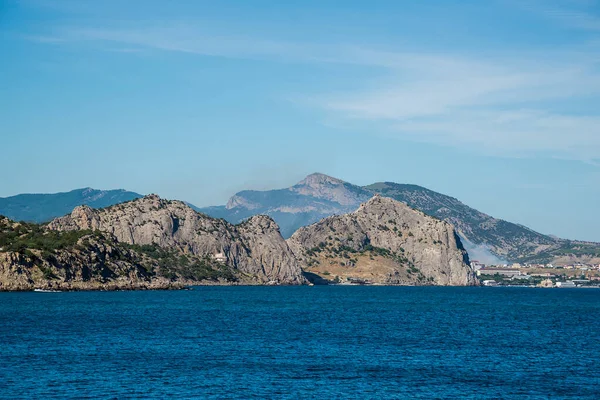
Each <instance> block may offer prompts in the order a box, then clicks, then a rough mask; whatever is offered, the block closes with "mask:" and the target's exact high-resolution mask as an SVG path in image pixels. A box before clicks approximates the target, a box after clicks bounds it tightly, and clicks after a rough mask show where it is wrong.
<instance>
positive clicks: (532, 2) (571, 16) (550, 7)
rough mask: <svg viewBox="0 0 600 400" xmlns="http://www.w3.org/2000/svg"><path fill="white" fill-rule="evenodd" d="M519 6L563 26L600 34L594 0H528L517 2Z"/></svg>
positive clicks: (599, 21)
mask: <svg viewBox="0 0 600 400" xmlns="http://www.w3.org/2000/svg"><path fill="white" fill-rule="evenodd" d="M519 5H520V6H521V7H523V8H525V9H528V10H530V11H532V12H535V13H538V14H540V15H542V16H544V17H546V18H549V19H552V20H554V21H556V22H558V23H560V24H562V25H563V26H566V27H569V28H573V29H579V30H584V31H592V32H600V17H599V16H598V15H597V10H598V2H597V1H595V0H528V1H523V2H519ZM594 10H596V13H595V12H594Z"/></svg>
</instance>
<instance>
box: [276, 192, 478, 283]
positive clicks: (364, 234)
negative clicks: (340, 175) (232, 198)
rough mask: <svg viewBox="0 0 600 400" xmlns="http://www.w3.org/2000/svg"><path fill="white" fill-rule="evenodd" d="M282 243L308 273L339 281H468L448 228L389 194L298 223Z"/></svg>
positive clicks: (457, 242) (471, 275)
mask: <svg viewBox="0 0 600 400" xmlns="http://www.w3.org/2000/svg"><path fill="white" fill-rule="evenodd" d="M288 244H289V246H290V248H291V249H292V250H293V252H294V254H295V255H296V256H297V257H298V258H299V259H300V260H301V261H302V263H303V266H304V268H305V270H306V271H307V272H308V273H309V274H314V275H317V276H318V277H320V278H322V279H327V280H330V281H332V280H333V281H341V282H348V281H354V282H362V283H365V282H366V283H380V284H409V285H410V284H417V285H428V284H431V285H457V286H462V285H473V284H476V282H477V280H476V278H475V275H474V273H473V270H472V269H471V267H470V266H469V260H468V256H467V253H466V251H465V250H464V249H463V247H462V244H461V242H460V239H459V238H458V235H457V234H456V232H455V230H454V228H453V227H452V226H451V225H450V224H448V223H447V222H444V221H441V220H438V219H436V218H432V217H430V216H427V215H425V214H424V213H422V212H420V211H417V210H415V209H412V208H410V207H409V206H407V205H406V204H404V203H401V202H398V201H396V200H393V199H389V198H384V197H380V196H375V197H373V198H372V199H370V200H369V201H367V202H366V203H364V204H362V205H361V206H360V207H359V208H358V210H356V211H354V212H352V213H350V214H345V215H340V216H332V217H329V218H326V219H324V220H322V221H320V222H318V223H316V224H313V225H310V226H307V227H303V228H300V229H299V230H298V231H297V232H296V233H294V235H292V237H291V238H290V239H288Z"/></svg>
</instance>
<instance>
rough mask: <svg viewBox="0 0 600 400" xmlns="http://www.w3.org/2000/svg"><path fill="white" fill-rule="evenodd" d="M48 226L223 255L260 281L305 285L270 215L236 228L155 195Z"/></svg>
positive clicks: (77, 212) (83, 210)
mask: <svg viewBox="0 0 600 400" xmlns="http://www.w3.org/2000/svg"><path fill="white" fill-rule="evenodd" d="M48 228H49V229H53V230H58V231H62V230H81V229H91V230H99V231H103V232H107V233H110V234H112V235H114V236H115V237H116V238H117V240H118V241H120V242H124V243H129V244H136V245H151V244H156V245H158V246H160V247H163V248H169V249H176V250H178V251H180V252H181V253H182V254H192V255H195V256H209V257H223V261H224V262H225V263H226V264H227V265H228V266H230V267H233V268H235V269H236V270H238V271H240V272H241V273H243V274H248V275H250V276H251V277H252V278H254V279H256V280H257V281H258V282H269V281H274V282H277V283H283V284H300V283H303V282H304V278H303V276H302V271H301V269H300V267H299V265H298V262H297V261H296V259H295V257H294V255H293V253H292V252H291V250H290V249H289V247H288V246H287V244H286V242H285V240H284V239H283V238H282V237H281V234H280V233H279V227H278V226H277V224H276V223H275V222H274V221H273V220H272V219H270V218H269V217H265V216H255V217H252V218H251V219H250V220H248V221H247V222H245V223H244V224H242V225H240V226H234V225H232V224H230V223H228V222H226V221H224V220H220V219H214V218H211V217H208V216H206V215H203V214H200V213H198V212H196V211H194V210H192V209H191V208H190V207H189V206H188V205H187V204H185V203H183V202H180V201H169V200H163V199H161V198H159V197H158V196H156V195H149V196H145V197H144V198H142V199H138V200H134V201H131V202H128V203H123V204H118V205H115V206H112V207H109V208H105V209H101V210H94V209H91V208H89V207H86V206H81V207H77V208H75V209H74V210H73V212H72V213H71V214H70V215H67V216H65V217H61V218H57V219H55V220H54V221H52V222H50V224H49V225H48Z"/></svg>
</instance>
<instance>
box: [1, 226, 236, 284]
mask: <svg viewBox="0 0 600 400" xmlns="http://www.w3.org/2000/svg"><path fill="white" fill-rule="evenodd" d="M167 255H169V256H170V254H169V253H167V252H164V253H163V254H160V255H157V254H148V253H147V252H146V251H143V250H141V249H136V248H134V247H133V246H128V245H126V244H123V243H119V242H118V241H117V240H116V238H115V237H114V236H112V235H109V234H105V233H102V232H99V231H97V232H92V231H89V230H80V231H70V232H52V231H48V230H47V229H45V228H44V227H43V226H40V225H35V224H25V223H17V222H13V221H11V220H9V219H7V218H2V217H0V291H6V290H33V289H55V290H90V289H95V290H102V289H103V290H112V289H168V288H178V287H182V286H183V285H184V284H185V283H186V282H188V281H201V280H204V279H215V280H217V278H218V277H219V274H218V273H219V272H220V270H221V269H222V267H221V266H219V265H216V266H215V267H216V269H215V270H214V271H213V270H212V269H211V267H210V266H208V265H207V264H206V263H204V262H203V261H202V260H199V259H188V260H186V262H187V265H186V266H187V267H188V269H184V268H181V263H180V260H179V259H174V258H172V257H166V256H167ZM172 261H175V263H172ZM174 271H176V272H177V273H174ZM207 272H210V274H207ZM230 275H231V274H230ZM223 276H224V277H225V276H228V275H227V274H224V275H223ZM174 278H177V279H174Z"/></svg>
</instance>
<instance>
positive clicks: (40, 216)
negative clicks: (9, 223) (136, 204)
mask: <svg viewBox="0 0 600 400" xmlns="http://www.w3.org/2000/svg"><path fill="white" fill-rule="evenodd" d="M140 197H142V195H140V194H138V193H134V192H128V191H125V190H122V189H119V190H96V189H92V188H85V189H76V190H72V191H70V192H66V193H53V194H19V195H17V196H11V197H4V198H0V215H4V216H6V217H8V218H10V219H12V220H15V221H27V222H36V223H41V222H48V221H50V220H51V219H53V218H56V217H60V216H62V215H65V214H68V213H70V212H71V211H72V210H73V208H75V207H77V206H80V205H84V204H85V205H88V206H90V207H93V208H103V207H108V206H112V205H114V204H118V203H123V202H125V201H130V200H134V199H137V198H140Z"/></svg>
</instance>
